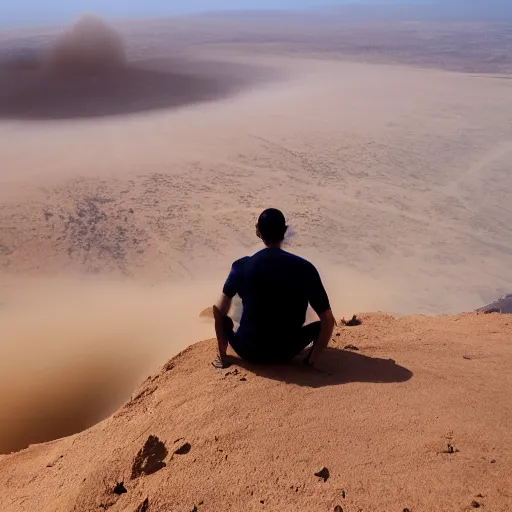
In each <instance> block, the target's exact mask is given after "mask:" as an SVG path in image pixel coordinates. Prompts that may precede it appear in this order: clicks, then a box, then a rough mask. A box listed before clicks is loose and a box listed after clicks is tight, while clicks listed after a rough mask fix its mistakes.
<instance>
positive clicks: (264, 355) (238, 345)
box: [224, 316, 320, 363]
mask: <svg viewBox="0 0 512 512" xmlns="http://www.w3.org/2000/svg"><path fill="white" fill-rule="evenodd" d="M224 330H225V332H226V334H227V337H228V341H229V344H230V345H231V348H232V349H233V350H234V351H235V352H236V353H237V354H238V355H239V356H240V357H241V358H242V359H245V360H246V361H250V362H253V363H287V362H289V361H291V360H292V359H293V358H295V357H296V356H298V355H299V354H300V353H301V352H302V351H303V350H304V349H305V348H306V347H307V346H308V345H311V343H315V342H316V341H317V339H318V337H319V336H320V322H314V323H312V324H308V325H305V326H304V327H302V329H301V330H300V331H299V333H298V335H297V336H295V337H293V338H291V339H284V340H278V341H277V342H276V343H275V344H272V345H265V344H263V343H261V344H257V343H253V342H251V343H248V342H247V341H246V340H244V339H243V338H241V337H240V336H238V335H237V333H236V332H234V325H233V320H231V318H230V317H229V316H227V317H225V319H224Z"/></svg>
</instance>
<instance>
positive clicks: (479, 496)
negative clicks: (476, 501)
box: [476, 494, 484, 498]
mask: <svg viewBox="0 0 512 512" xmlns="http://www.w3.org/2000/svg"><path fill="white" fill-rule="evenodd" d="M476 497H477V498H483V497H484V496H483V494H477V495H476Z"/></svg>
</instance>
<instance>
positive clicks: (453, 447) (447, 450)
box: [445, 444, 459, 454]
mask: <svg viewBox="0 0 512 512" xmlns="http://www.w3.org/2000/svg"><path fill="white" fill-rule="evenodd" d="M458 451H459V450H457V448H455V446H453V445H451V444H448V448H447V449H446V451H445V453H450V454H452V453H457V452H458Z"/></svg>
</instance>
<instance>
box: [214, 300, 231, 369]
mask: <svg viewBox="0 0 512 512" xmlns="http://www.w3.org/2000/svg"><path fill="white" fill-rule="evenodd" d="M231 300H232V299H231V298H230V297H228V296H227V295H224V294H222V297H221V298H220V300H219V302H218V303H217V304H216V305H215V306H213V318H214V319H215V334H216V336H217V343H218V347H219V359H220V360H221V361H222V360H224V359H225V358H226V354H227V350H228V343H229V342H228V336H227V333H226V330H225V328H224V322H225V318H226V316H227V315H228V313H229V308H230V307H231Z"/></svg>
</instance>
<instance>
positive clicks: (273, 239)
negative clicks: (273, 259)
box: [256, 208, 288, 246]
mask: <svg viewBox="0 0 512 512" xmlns="http://www.w3.org/2000/svg"><path fill="white" fill-rule="evenodd" d="M287 229H288V226H287V225H286V220H285V218H284V215H283V213H282V212H281V211H279V210H276V209H275V208H269V209H268V210H265V211H264V212H263V213H262V214H261V215H260V216H259V219H258V224H256V234H257V235H258V237H259V238H261V239H262V240H263V242H265V245H267V246H269V245H279V244H280V243H281V242H282V241H283V240H284V235H285V234H286V230H287Z"/></svg>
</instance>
